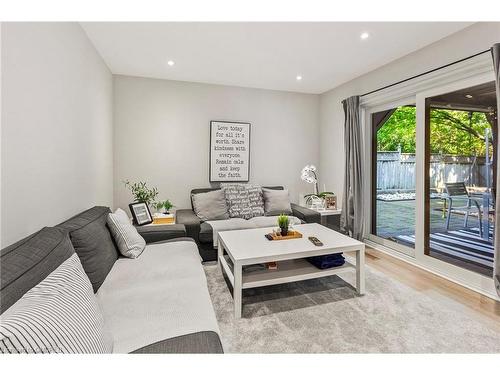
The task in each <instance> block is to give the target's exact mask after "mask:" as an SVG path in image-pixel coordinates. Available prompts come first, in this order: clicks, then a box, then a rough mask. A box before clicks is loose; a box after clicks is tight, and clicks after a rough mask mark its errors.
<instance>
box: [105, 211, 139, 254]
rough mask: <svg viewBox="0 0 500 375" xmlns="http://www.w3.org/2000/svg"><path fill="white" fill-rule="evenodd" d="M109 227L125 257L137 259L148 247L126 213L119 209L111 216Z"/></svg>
mask: <svg viewBox="0 0 500 375" xmlns="http://www.w3.org/2000/svg"><path fill="white" fill-rule="evenodd" d="M108 227H109V230H110V231H111V234H112V235H113V238H114V239H115V242H116V245H117V246H118V250H120V253H121V254H122V255H123V256H126V257H128V258H137V257H138V256H139V255H141V254H142V252H143V251H144V249H145V247H146V241H145V240H144V238H143V237H142V236H141V235H140V234H139V232H137V229H136V228H135V227H134V226H133V225H132V224H131V223H130V219H129V218H128V216H127V214H126V212H125V211H123V210H122V209H121V208H119V209H117V210H116V211H115V213H112V214H109V215H108Z"/></svg>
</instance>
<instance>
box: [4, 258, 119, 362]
mask: <svg viewBox="0 0 500 375" xmlns="http://www.w3.org/2000/svg"><path fill="white" fill-rule="evenodd" d="M112 349H113V340H112V337H111V336H110V335H109V333H107V331H106V330H105V326H104V318H103V315H102V311H101V309H100V307H99V304H98V303H97V300H96V297H95V295H94V291H93V289H92V285H91V284H90V280H89V278H88V277H87V275H86V274H85V271H84V270H83V267H82V264H81V263H80V259H79V258H78V256H77V255H76V254H73V255H72V256H71V257H69V258H68V259H66V260H65V261H64V262H63V263H62V264H61V265H60V266H59V267H57V268H56V269H55V270H54V271H53V272H52V273H51V274H49V276H47V277H46V278H45V279H44V280H43V281H42V282H40V283H39V284H38V285H36V286H34V287H33V288H32V289H30V290H29V291H28V292H26V294H24V295H23V296H22V297H21V299H19V300H18V301H17V302H16V303H14V304H13V305H12V306H11V307H9V308H8V309H7V310H6V311H5V312H4V313H3V314H2V315H0V352H1V353H27V354H30V353H111V352H112Z"/></svg>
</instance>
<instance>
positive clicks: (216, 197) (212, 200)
mask: <svg viewBox="0 0 500 375" xmlns="http://www.w3.org/2000/svg"><path fill="white" fill-rule="evenodd" d="M191 199H192V201H193V208H194V213H195V214H196V216H198V217H199V218H200V219H201V220H203V221H207V220H223V219H229V213H228V212H227V204H226V197H225V195H224V191H222V190H214V191H209V192H207V193H198V194H192V195H191Z"/></svg>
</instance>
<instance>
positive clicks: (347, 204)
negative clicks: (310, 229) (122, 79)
mask: <svg viewBox="0 0 500 375" xmlns="http://www.w3.org/2000/svg"><path fill="white" fill-rule="evenodd" d="M342 105H343V106H344V115H345V122H344V153H345V172H344V194H343V199H342V214H341V217H340V223H341V227H342V229H343V230H344V231H345V232H347V233H349V234H350V235H351V236H352V237H354V238H356V239H358V240H361V239H362V237H363V191H362V175H363V171H362V170H361V167H362V160H363V142H362V138H361V137H362V135H361V123H360V120H359V96H351V97H350V98H347V99H345V100H344V101H342Z"/></svg>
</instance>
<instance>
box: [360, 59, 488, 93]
mask: <svg viewBox="0 0 500 375" xmlns="http://www.w3.org/2000/svg"><path fill="white" fill-rule="evenodd" d="M486 52H490V49H487V50H484V51H482V52H478V53H475V54H474V55H471V56H469V57H465V58H463V59H460V60H457V61H453V62H451V63H448V64H446V65H443V66H440V67H438V68H434V69H431V70H428V71H426V72H423V73H420V74H417V75H415V76H413V77H410V78H406V79H403V80H401V81H398V82H395V83H391V84H390V85H387V86H384V87H381V88H379V89H376V90H373V91H370V92H367V93H365V94H363V95H360V96H361V97H363V96H366V95H370V94H373V93H375V92H377V91H382V90H385V89H388V88H389V87H392V86H396V85H399V84H400V83H404V82H407V81H410V80H412V79H415V78H418V77H422V76H423V75H426V74H429V73H433V72H435V71H437V70H441V69H444V68H447V67H449V66H451V65H455V64H458V63H461V62H462V61H465V60H469V59H472V58H474V57H476V56H479V55H482V54H483V53H486Z"/></svg>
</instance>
